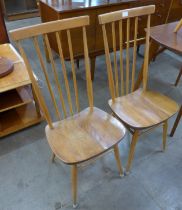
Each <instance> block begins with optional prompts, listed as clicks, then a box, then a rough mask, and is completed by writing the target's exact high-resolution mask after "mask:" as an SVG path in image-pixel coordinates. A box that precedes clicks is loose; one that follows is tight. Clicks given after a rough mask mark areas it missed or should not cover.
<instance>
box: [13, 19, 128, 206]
mask: <svg viewBox="0 0 182 210" xmlns="http://www.w3.org/2000/svg"><path fill="white" fill-rule="evenodd" d="M88 24H89V18H88V16H85V17H79V18H70V19H66V20H60V21H58V22H56V21H53V22H50V23H47V24H40V25H35V26H30V27H27V28H23V29H17V30H14V31H11V32H10V35H11V36H12V38H13V40H14V41H17V44H18V47H19V50H20V53H21V55H22V57H23V59H24V62H25V64H26V67H27V70H28V73H29V76H30V78H31V81H32V85H33V88H34V90H35V94H36V97H37V98H38V101H39V104H40V106H41V108H42V111H43V113H44V116H45V119H46V120H47V123H48V125H47V126H46V128H45V133H46V137H47V140H48V143H49V145H50V147H51V149H52V152H53V156H52V160H54V158H55V156H56V157H57V158H59V159H60V160H62V161H63V162H64V163H65V164H68V165H72V194H73V204H74V206H75V205H76V197H77V164H81V163H83V162H86V161H88V160H91V159H93V158H96V157H98V156H100V155H101V154H104V153H105V152H106V151H108V150H112V149H113V148H115V149H114V150H115V157H116V161H117V166H118V169H119V172H120V174H122V173H123V172H122V166H121V162H120V160H119V151H118V150H117V148H116V146H117V145H118V143H119V142H120V141H121V140H122V138H123V137H124V135H125V128H124V126H123V125H122V124H121V123H120V122H119V121H118V120H117V119H115V118H114V117H112V116H111V115H109V114H107V113H106V112H104V111H102V110H100V109H98V108H96V107H94V99H93V88H92V82H91V75H90V63H89V55H88V46H87V35H86V26H87V25H88ZM78 27H79V28H81V32H82V34H81V35H82V43H80V44H82V46H83V51H84V53H83V54H84V58H85V59H84V60H85V75H86V77H85V78H86V91H87V92H86V94H87V97H88V104H89V106H88V108H85V109H84V110H82V111H80V107H81V104H80V101H79V89H78V84H79V83H78V82H77V78H76V68H75V62H74V48H73V46H72V36H71V33H73V31H74V29H75V28H78ZM63 30H64V32H66V35H67V37H66V40H65V41H67V44H68V48H69V54H70V56H69V57H70V70H71V73H72V79H69V78H68V68H67V67H68V65H65V62H64V60H65V58H64V54H63V50H62V42H61V39H62V33H63ZM50 33H51V34H52V35H54V36H55V40H56V42H57V48H58V52H59V58H60V59H59V60H58V61H60V63H61V65H62V74H63V76H62V78H61V72H60V70H59V69H58V65H57V63H55V60H54V58H53V54H52V51H51V48H50V41H49V35H50ZM38 36H39V39H41V38H42V41H44V42H45V45H46V51H47V53H48V57H49V59H50V63H51V65H50V67H52V68H51V69H52V71H51V69H49V71H48V70H47V69H46V64H45V63H44V61H45V58H43V55H44V57H45V56H46V54H45V53H42V52H41V51H40V47H39V45H40V43H39V42H38ZM27 38H30V39H31V40H33V43H34V46H35V52H36V53H37V56H38V58H39V61H40V67H41V68H42V73H43V74H44V76H45V81H46V84H47V87H48V88H47V89H48V91H49V92H50V97H51V99H52V102H53V103H52V104H53V107H54V108H55V112H56V116H57V119H58V121H56V122H54V121H53V120H52V119H53V116H52V115H51V114H50V110H49V109H48V107H47V105H46V100H45V98H44V96H43V94H42V92H41V90H40V88H39V86H38V84H37V81H36V80H35V77H34V74H33V69H32V66H31V62H30V59H29V58H28V57H27V54H26V53H25V52H26V50H25V49H24V47H23V45H22V42H23V40H24V39H27ZM22 39H23V40H22ZM67 64H68V62H67ZM37 69H38V68H36V70H37ZM51 74H52V77H51ZM50 78H53V79H54V81H55V86H56V87H57V92H56V91H55V92H53V88H52V85H53V84H52V83H53V82H52V81H51V80H50ZM60 78H61V79H62V80H63V81H61V82H60ZM71 82H72V83H73V84H72V85H71V84H70V83H71ZM63 83H64V87H65V88H64V89H65V92H63V90H64V89H63ZM71 88H73V91H72V92H73V93H75V94H74V99H75V100H74V99H73V98H72V96H71V92H70V91H71ZM56 93H58V95H57V97H56ZM64 93H65V94H64ZM64 96H65V97H64ZM66 96H67V98H66ZM66 99H67V100H66ZM66 102H67V103H66ZM49 103H51V101H50V100H49ZM67 104H68V106H66V105H67ZM61 108H62V110H61ZM67 108H68V109H69V112H68V110H67ZM61 111H62V112H61ZM74 111H75V113H74ZM61 113H64V116H61Z"/></svg>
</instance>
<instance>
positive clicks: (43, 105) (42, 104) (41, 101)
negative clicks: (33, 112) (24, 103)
mask: <svg viewBox="0 0 182 210" xmlns="http://www.w3.org/2000/svg"><path fill="white" fill-rule="evenodd" d="M16 43H17V46H18V49H19V51H20V54H21V56H22V58H23V60H24V62H25V65H26V68H27V71H28V74H29V77H30V79H31V82H32V86H33V88H34V92H35V94H36V96H37V99H38V101H39V104H40V107H41V109H42V110H43V114H44V117H45V119H46V121H47V123H48V125H49V127H50V128H51V129H53V124H52V120H51V116H50V113H49V111H48V108H47V106H46V103H45V100H44V98H43V96H42V94H41V92H40V89H39V86H38V84H37V82H36V80H35V77H34V74H33V71H32V68H31V65H30V63H29V61H28V58H27V56H26V54H25V52H24V49H23V47H22V46H21V44H20V41H17V42H16Z"/></svg>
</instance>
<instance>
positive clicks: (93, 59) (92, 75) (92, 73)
mask: <svg viewBox="0 0 182 210" xmlns="http://www.w3.org/2000/svg"><path fill="white" fill-rule="evenodd" d="M95 62H96V57H92V58H90V67H91V79H92V81H94V74H95Z"/></svg>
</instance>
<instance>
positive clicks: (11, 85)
mask: <svg viewBox="0 0 182 210" xmlns="http://www.w3.org/2000/svg"><path fill="white" fill-rule="evenodd" d="M0 57H6V58H9V59H10V60H11V61H12V62H13V64H14V71H13V72H12V73H11V74H9V75H7V76H6V77H3V78H0V93H2V92H5V91H7V90H11V89H15V88H17V87H20V86H23V85H28V84H31V81H30V78H29V76H28V72H27V71H26V70H25V68H26V67H25V65H24V63H23V60H22V58H21V57H20V55H19V54H18V53H17V52H16V50H15V49H14V48H13V47H12V45H10V44H3V45H0Z"/></svg>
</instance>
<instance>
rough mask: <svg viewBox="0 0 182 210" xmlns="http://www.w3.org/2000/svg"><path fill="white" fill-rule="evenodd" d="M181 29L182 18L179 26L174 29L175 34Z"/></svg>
mask: <svg viewBox="0 0 182 210" xmlns="http://www.w3.org/2000/svg"><path fill="white" fill-rule="evenodd" d="M181 27H182V18H181V20H180V21H179V23H178V24H177V26H176V28H175V29H174V33H177V32H178V31H179V30H180V28H181Z"/></svg>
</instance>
